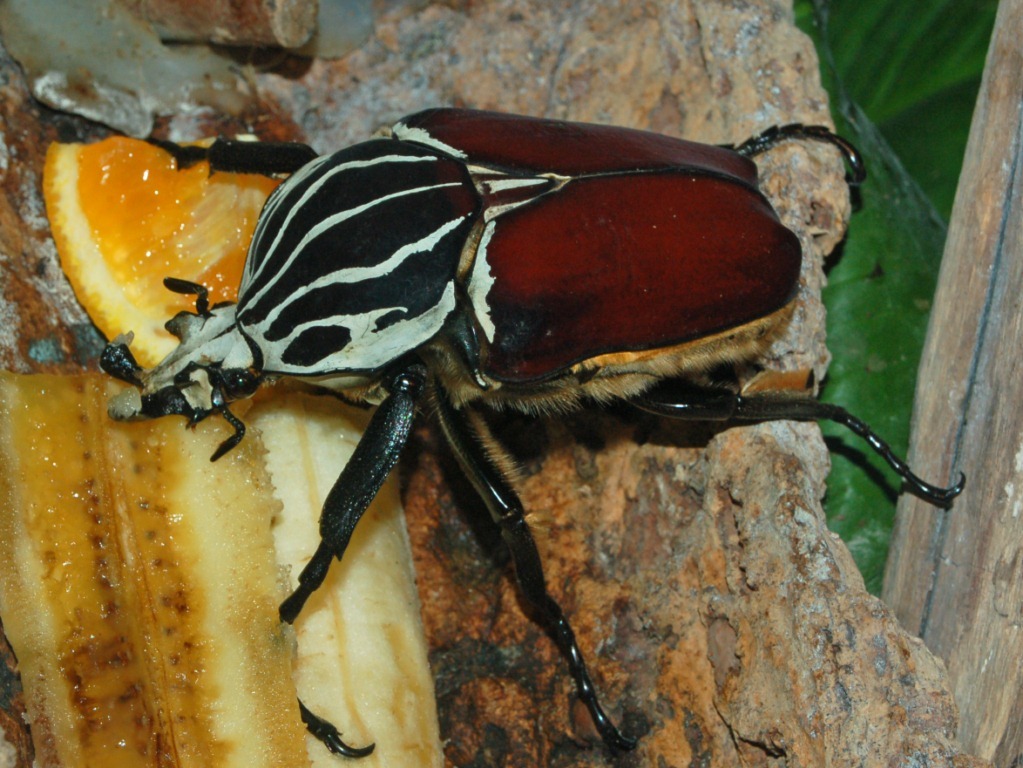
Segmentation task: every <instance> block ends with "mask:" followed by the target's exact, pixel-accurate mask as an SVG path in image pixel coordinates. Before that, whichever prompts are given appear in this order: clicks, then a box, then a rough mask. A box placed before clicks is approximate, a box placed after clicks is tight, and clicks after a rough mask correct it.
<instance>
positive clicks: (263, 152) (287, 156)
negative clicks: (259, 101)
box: [149, 139, 317, 176]
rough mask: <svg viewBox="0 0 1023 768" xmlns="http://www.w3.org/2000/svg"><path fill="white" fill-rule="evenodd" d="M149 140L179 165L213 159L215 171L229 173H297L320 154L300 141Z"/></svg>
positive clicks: (211, 167)
mask: <svg viewBox="0 0 1023 768" xmlns="http://www.w3.org/2000/svg"><path fill="white" fill-rule="evenodd" d="M149 143H150V144H154V145H156V146H158V147H159V148H160V149H162V150H165V151H166V152H169V153H170V154H171V155H173V157H174V159H175V161H177V164H178V168H189V167H191V166H193V165H195V164H196V163H198V162H201V161H203V160H209V163H210V170H211V171H224V172H226V173H258V174H260V175H263V176H276V175H278V174H287V173H294V172H295V171H297V170H298V169H299V168H301V167H302V166H303V165H306V164H307V163H309V162H310V161H312V160H315V159H316V157H317V154H316V152H314V151H313V149H312V147H310V146H308V145H306V144H300V143H298V142H272V141H237V140H235V139H217V140H216V141H214V142H213V143H212V144H211V145H210V146H208V147H199V146H187V147H186V146H182V145H180V144H175V143H174V142H172V141H163V140H162V139H149Z"/></svg>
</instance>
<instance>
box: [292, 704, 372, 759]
mask: <svg viewBox="0 0 1023 768" xmlns="http://www.w3.org/2000/svg"><path fill="white" fill-rule="evenodd" d="M298 711H299V714H301V716H302V722H303V723H304V724H305V727H306V729H307V730H308V731H309V733H311V734H312V735H313V736H315V737H316V738H317V739H319V740H320V741H322V742H323V744H324V746H326V747H327V749H329V750H330V751H331V752H333V753H334V754H335V755H341V756H342V757H366V756H367V755H371V754H373V749H374V748H375V747H376V745H375V744H370V745H368V746H365V747H352V746H349V745H348V744H346V743H345V742H344V741H342V740H341V733H340V731H338V729H337V728H335V727H334V725H332V724H331V723H329V722H328V721H326V720H324V719H323V718H322V717H320V716H319V715H316V714H314V713H312V712H310V711H309V708H308V707H307V706H306V705H305V704H303V703H302V702H301V701H299V702H298Z"/></svg>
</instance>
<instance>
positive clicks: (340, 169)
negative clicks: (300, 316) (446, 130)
mask: <svg viewBox="0 0 1023 768" xmlns="http://www.w3.org/2000/svg"><path fill="white" fill-rule="evenodd" d="M332 157H333V155H326V156H325V157H323V158H321V159H320V160H314V161H313V162H312V163H310V164H309V165H307V166H305V167H304V168H302V170H300V171H299V172H298V173H297V174H295V175H293V176H292V177H290V178H289V179H288V180H287V181H285V182H284V183H283V184H282V185H281V186H280V187H278V188H277V190H275V191H280V190H285V191H284V192H282V193H281V195H280V197H279V198H277V199H276V200H274V203H273V209H272V210H264V212H263V214H262V215H261V216H260V222H259V225H258V226H257V227H256V234H255V235H253V238H252V243H253V246H255V244H256V243H257V242H259V239H260V235H261V234H262V232H263V230H264V229H265V227H266V225H267V221H268V220H269V218H270V216H272V215H273V213H274V211H276V209H277V208H278V207H280V205H281V204H282V203H283V202H284V201H285V198H286V197H290V194H291V193H292V192H293V191H294V190H293V188H294V187H295V186H296V185H297V184H299V183H301V181H302V180H303V179H305V178H307V177H308V176H309V174H310V173H312V172H314V171H315V170H317V169H318V168H319V167H320V166H321V165H323V163H325V162H327V161H328V160H330V159H331V158H332ZM436 161H437V158H436V157H416V156H409V155H384V156H383V157H377V158H374V159H372V160H352V161H351V162H348V163H341V164H340V165H337V166H335V167H334V168H331V169H329V170H328V171H327V172H326V173H324V174H323V175H322V176H321V177H320V178H319V179H317V180H316V181H315V182H313V183H312V184H310V185H309V188H308V189H307V190H306V191H305V192H304V193H303V194H302V196H301V197H300V198H299V199H298V200H297V201H296V202H295V203H294V204H290V210H289V211H288V214H287V216H286V217H285V219H284V223H283V224H282V225H281V227H280V229H279V230H278V231H277V236H276V237H275V238H274V241H273V243H271V244H270V247H269V248H267V249H266V252H265V255H264V256H263V264H261V265H260V266H261V267H262V266H263V265H265V264H266V263H267V262H268V261H270V259H271V258H272V257H273V255H274V252H275V251H276V250H277V246H278V245H280V242H281V238H282V237H284V233H285V232H287V230H288V228H289V227H290V226H291V221H292V219H294V217H295V215H296V214H297V213H298V211H300V210H301V209H302V207H303V206H304V205H305V204H306V203H307V202H309V199H310V198H311V197H312V196H313V195H315V194H316V193H317V192H318V191H319V190H320V188H321V187H322V186H323V185H324V184H326V183H327V182H328V181H329V180H330V179H332V178H333V177H334V176H336V175H337V174H339V173H344V172H345V171H350V170H352V169H355V168H369V167H371V166H374V165H379V164H380V163H388V162H395V163H421V162H436ZM306 169H308V172H307V171H306ZM292 255H294V254H292ZM250 256H251V254H250ZM250 261H252V259H251V258H249V259H246V262H250ZM288 263H289V264H290V263H291V260H290V259H289V261H288ZM246 266H248V263H246ZM283 269H284V268H282V270H281V271H283ZM278 274H279V273H278ZM248 277H249V278H250V279H248V280H243V281H242V285H241V288H239V291H238V294H239V296H245V289H246V288H247V287H248V285H249V284H250V283H252V282H255V280H256V279H257V278H258V277H259V271H254V272H253V273H252V274H250V275H248ZM274 279H276V277H275V278H274ZM264 290H265V289H264ZM262 293H263V291H261V292H260V294H262ZM246 302H248V300H247V299H246Z"/></svg>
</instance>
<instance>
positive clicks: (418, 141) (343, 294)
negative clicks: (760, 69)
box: [101, 109, 964, 757]
mask: <svg viewBox="0 0 1023 768" xmlns="http://www.w3.org/2000/svg"><path fill="white" fill-rule="evenodd" d="M792 139H803V140H812V141H823V142H828V143H830V144H833V145H835V146H837V147H838V149H839V150H841V152H842V153H843V155H844V157H845V160H846V162H847V163H848V165H849V167H850V169H851V177H850V181H851V182H852V183H858V182H859V181H860V180H862V179H863V178H864V170H863V165H862V162H861V160H860V157H859V155H858V153H857V152H856V150H855V148H854V147H852V146H851V145H850V144H849V143H848V142H846V141H845V140H843V139H842V138H840V137H838V136H836V135H835V134H833V133H831V132H830V131H829V130H827V129H826V128H821V127H811V126H803V125H798V124H796V125H787V126H783V127H780V128H774V129H771V130H769V131H767V132H765V133H763V134H761V135H759V136H757V137H755V138H753V139H750V140H749V141H747V142H745V143H743V144H741V145H739V146H738V147H730V146H729V147H716V146H709V145H704V144H697V143H693V142H688V141H683V140H680V139H674V138H668V137H665V136H660V135H657V134H653V133H647V132H643V131H637V130H629V129H624V128H613V127H607V126H597V125H584V124H578V123H568V122H560V121H554V120H541V119H535V118H527V117H518V116H510V115H503V114H496V113H487V112H476V111H470V110H461V109H435V110H429V111H426V112H421V113H418V114H416V115H412V116H411V117H407V118H405V119H404V120H402V121H400V122H399V123H397V125H395V126H394V128H393V129H392V131H391V133H390V135H389V136H388V137H382V138H377V139H373V140H370V141H367V142H364V143H361V144H357V145H355V146H352V147H349V148H347V149H343V150H341V151H339V152H336V153H334V154H330V155H324V156H319V157H318V156H316V154H315V153H314V152H313V151H312V150H311V149H310V148H308V147H305V146H304V145H298V144H253V143H245V142H235V141H224V140H218V141H217V142H215V143H214V144H213V145H212V146H210V147H208V148H197V147H181V146H178V145H174V144H168V143H161V144H162V145H163V146H164V147H165V148H166V149H167V150H168V151H170V152H171V153H172V154H173V155H174V156H175V157H176V159H177V161H178V164H179V166H181V167H184V166H187V165H190V164H193V163H194V162H196V161H199V160H201V159H205V160H208V161H209V162H210V165H211V168H212V169H213V170H215V171H216V170H223V171H237V172H258V173H264V174H287V175H288V178H287V179H286V181H284V183H283V184H282V185H281V186H280V187H278V188H277V190H276V191H275V192H274V193H273V194H272V195H271V196H270V198H269V199H268V201H267V203H266V205H265V207H264V209H263V212H262V214H261V216H260V219H259V222H258V224H257V227H256V231H255V234H254V237H253V241H252V245H251V247H250V250H249V253H248V257H247V261H246V265H245V271H244V274H243V277H242V282H241V286H240V290H239V294H238V303H237V304H220V305H217V306H213V307H211V306H210V305H209V301H208V298H207V294H206V289H205V288H204V287H202V286H200V285H196V284H194V283H190V282H187V281H183V280H179V279H173V278H169V279H167V280H166V281H165V283H166V285H167V287H168V288H169V289H170V290H172V291H176V292H179V293H185V294H195V295H196V297H197V298H196V311H195V312H194V313H191V312H182V313H179V314H178V315H177V316H176V317H174V318H173V319H172V320H170V321H169V322H168V323H167V328H168V330H170V331H171V332H172V333H174V334H175V335H176V336H177V337H178V338H179V339H180V342H181V343H180V345H179V347H178V348H177V349H176V350H175V351H174V352H173V353H172V354H170V355H169V356H168V357H167V358H166V359H165V360H164V361H163V362H162V363H160V364H159V365H158V366H157V367H156V368H154V369H151V370H143V369H141V367H140V366H139V365H138V364H137V363H136V362H135V360H134V358H133V357H132V355H131V352H130V350H129V348H128V343H126V342H130V338H128V339H123V338H122V339H115V340H114V342H113V343H111V344H110V345H108V346H107V348H106V349H105V351H104V353H103V356H102V360H101V364H102V367H103V369H104V370H105V371H107V372H108V373H110V374H112V375H114V376H116V377H118V378H120V379H122V380H124V381H127V382H129V383H131V384H133V385H134V386H135V388H134V389H129V390H127V391H125V392H124V393H122V394H121V395H120V396H118V397H117V398H115V400H114V401H113V402H112V403H111V408H110V412H111V415H112V416H113V417H114V418H116V419H134V418H152V417H158V416H166V415H171V414H176V415H181V416H184V417H186V418H187V419H188V422H189V423H190V424H195V423H196V422H199V421H201V420H202V419H204V418H206V417H207V416H209V415H210V414H214V413H215V414H219V415H221V416H223V417H224V418H225V419H226V420H227V421H228V422H230V424H231V425H232V426H233V427H234V429H235V432H234V434H233V436H232V437H231V438H229V439H228V440H226V441H225V442H224V443H223V444H222V445H221V446H220V448H219V449H218V450H217V451H216V453H215V454H214V456H213V457H212V458H213V459H214V460H215V459H217V458H219V457H220V456H221V455H223V454H224V453H225V452H226V451H228V450H230V449H231V448H232V447H233V446H234V445H236V444H237V443H238V441H239V440H241V438H242V436H243V434H244V427H243V425H242V423H241V422H240V420H239V419H238V418H237V417H235V416H234V415H233V414H232V413H231V411H230V409H229V404H230V403H231V402H232V401H234V400H237V399H239V398H245V397H248V396H250V395H251V394H253V392H254V391H255V390H256V388H257V387H258V386H259V385H260V384H261V383H262V382H264V381H265V380H267V379H269V378H276V377H302V378H307V379H311V380H312V381H313V382H314V383H315V384H317V385H319V386H321V387H326V388H329V389H333V390H338V391H342V392H343V393H345V395H346V396H347V397H349V398H355V399H357V400H360V401H364V402H367V403H370V404H373V405H376V406H377V409H376V411H375V414H374V415H373V417H372V419H371V421H370V425H369V427H368V429H367V431H366V433H365V436H364V437H363V438H362V441H361V442H360V444H359V446H358V449H357V450H356V452H355V455H354V456H353V458H352V460H351V463H350V464H349V465H348V466H347V467H346V468H345V469H344V471H343V472H342V473H341V475H340V477H339V478H338V480H337V482H336V484H335V486H334V487H333V489H332V491H331V492H330V494H329V496H328V498H327V500H326V502H325V505H324V508H323V512H322V516H321V521H320V531H321V537H322V538H321V542H320V545H319V547H318V548H317V550H316V552H315V554H314V555H313V556H312V559H311V560H310V562H309V564H308V565H307V566H306V567H305V568H304V570H303V571H302V573H301V575H300V577H299V586H298V587H297V589H296V590H295V592H294V593H293V594H292V595H291V596H290V597H289V598H288V599H287V600H285V601H284V603H283V604H282V605H281V607H280V615H281V619H282V620H283V621H285V622H293V621H294V620H295V618H296V617H297V616H298V614H299V612H300V611H301V610H302V607H303V605H304V604H305V602H306V600H307V599H308V598H309V597H310V595H311V594H312V593H313V592H314V591H315V590H316V589H317V588H318V587H319V586H320V584H321V583H322V582H323V579H324V578H325V576H326V573H327V569H328V568H329V566H330V564H331V562H332V560H333V559H334V558H335V557H336V558H340V557H341V556H342V555H343V553H344V551H345V548H346V546H347V544H348V542H349V539H350V537H351V535H352V532H353V530H354V528H355V526H356V524H357V523H358V521H359V519H360V517H361V515H362V514H363V512H364V511H365V510H366V507H367V505H368V504H369V502H370V500H371V499H372V498H373V496H374V495H375V494H376V492H377V490H378V489H379V487H380V485H381V483H382V482H383V480H384V478H385V477H386V476H387V474H388V473H389V472H390V470H391V469H392V468H393V466H394V465H395V463H396V461H397V460H398V456H399V453H400V452H401V450H402V447H403V446H404V444H405V442H406V439H407V437H408V435H409V430H410V426H411V423H412V419H413V415H414V412H415V410H416V408H417V405H418V404H419V403H421V402H423V400H424V398H426V399H428V400H429V401H430V402H431V404H432V406H433V410H434V412H435V413H436V415H437V418H438V420H439V422H440V425H441V428H442V431H443V433H444V435H445V436H446V438H447V440H448V443H449V444H450V446H451V449H452V451H453V453H454V455H455V456H456V458H457V460H458V462H459V463H460V465H461V467H462V469H463V470H464V471H465V473H466V474H467V476H468V478H469V479H470V480H471V482H472V484H473V485H474V487H475V488H476V490H477V492H478V493H479V495H480V496H481V497H482V498H483V500H484V501H485V503H486V506H487V507H488V509H489V511H490V513H491V515H492V517H493V519H494V521H495V522H496V524H497V525H498V526H499V527H500V530H501V532H502V535H503V537H504V540H505V541H506V543H507V545H508V547H509V550H510V552H511V555H512V559H513V561H514V565H515V573H516V576H517V579H518V583H519V586H520V589H521V592H522V594H523V596H524V597H525V599H526V600H527V602H528V603H529V604H530V605H531V606H532V608H533V609H534V610H535V613H536V615H537V617H538V620H539V621H540V622H541V623H542V624H543V625H544V627H545V628H546V629H547V630H549V632H550V634H551V635H552V636H553V637H554V638H555V641H556V643H557V645H558V647H559V648H560V650H561V652H562V653H563V654H564V656H565V657H566V659H567V661H568V666H569V670H570V672H571V675H572V677H573V679H574V682H575V686H576V689H577V692H578V696H579V698H580V699H581V701H582V702H583V703H584V704H585V705H586V707H587V708H588V710H589V713H590V716H591V717H592V719H593V722H594V724H595V725H596V728H597V729H598V731H599V733H600V735H601V736H602V738H603V740H604V742H605V743H606V744H607V746H608V747H609V748H610V749H611V750H612V751H617V750H627V749H630V748H632V747H633V746H634V745H635V740H634V739H632V738H630V737H629V736H626V735H625V734H623V733H622V732H621V731H620V730H619V728H618V727H617V726H616V725H615V724H614V723H613V722H612V720H611V719H610V718H609V717H608V715H607V714H606V713H605V712H604V709H603V708H602V706H601V704H600V702H599V699H598V696H597V693H596V691H595V689H594V686H593V684H592V682H591V680H590V676H589V673H588V672H587V667H586V664H585V662H584V660H583V657H582V654H581V652H580V649H579V647H578V645H577V643H576V640H575V636H574V633H573V631H572V628H571V626H570V625H569V623H568V621H567V620H566V618H565V616H564V615H563V613H562V610H561V608H560V607H559V606H558V604H557V602H556V601H555V600H554V599H553V598H552V597H551V595H550V594H549V593H548V592H547V588H546V586H545V582H544V575H543V568H542V565H541V561H540V557H539V554H538V552H537V549H536V545H535V543H534V540H533V537H532V534H531V533H530V530H529V527H528V526H527V524H526V522H525V519H524V517H523V509H522V505H521V503H520V502H519V499H518V497H517V495H516V493H515V491H514V489H513V487H512V484H511V482H510V481H509V479H508V478H507V476H506V472H505V469H504V468H505V467H506V466H507V464H506V461H505V459H504V458H502V456H501V455H500V448H499V447H498V446H499V444H498V443H497V441H496V440H494V438H493V437H492V436H491V435H489V434H488V429H487V427H486V426H485V424H484V422H483V421H482V420H481V419H479V418H473V410H474V408H475V407H476V406H477V405H478V404H481V403H483V404H488V405H501V406H512V407H516V408H520V409H523V410H526V411H538V410H559V411H560V410H565V409H568V408H573V407H577V406H579V405H580V404H581V403H582V402H583V401H584V400H593V401H608V400H612V399H623V400H627V401H629V402H632V403H634V404H635V405H637V406H639V407H640V408H641V409H645V410H647V411H652V412H654V413H656V414H661V415H666V416H671V417H674V418H681V419H698V420H718V421H725V420H728V421H732V422H739V423H744V422H745V423H750V422H757V421H762V420H769V419H797V420H816V419H830V420H834V421H837V422H839V423H841V424H844V425H845V426H847V427H848V428H850V429H851V430H852V431H853V432H855V433H856V434H858V435H860V436H861V437H863V438H865V439H866V440H867V441H868V443H869V444H870V446H871V447H872V448H873V449H874V450H875V451H877V452H878V453H879V454H880V455H881V456H883V457H884V458H885V459H886V460H887V462H888V463H889V464H890V465H891V466H892V467H893V468H894V470H895V471H896V472H897V473H898V474H899V475H900V476H901V477H902V478H903V480H904V481H906V483H907V484H908V486H909V487H910V489H911V490H912V491H913V492H914V493H916V494H918V495H920V496H922V497H923V498H925V499H928V500H930V501H931V502H933V503H935V504H938V505H947V504H948V503H950V501H951V500H952V499H953V498H954V497H955V496H956V495H957V494H959V492H960V491H961V489H962V487H963V482H964V479H963V478H962V477H961V478H960V480H959V482H957V483H956V484H955V485H953V486H951V487H948V488H941V487H936V486H933V485H930V484H928V483H926V482H924V481H923V480H921V479H920V478H919V477H917V476H916V475H915V474H913V473H912V472H911V471H910V469H909V467H908V466H907V465H906V464H905V463H904V462H902V461H901V460H900V459H899V458H898V457H896V456H895V455H894V454H893V452H892V451H891V449H890V448H889V447H888V445H887V444H886V443H884V442H883V441H882V440H881V439H880V438H879V437H878V436H877V435H876V434H875V433H874V432H872V431H871V430H870V429H869V428H868V427H867V426H866V425H865V424H863V423H862V422H861V421H860V420H858V419H856V418H854V417H853V416H852V415H850V414H849V413H848V412H846V411H845V410H844V409H842V408H840V407H837V406H834V405H829V404H824V403H820V402H818V401H817V400H815V399H812V398H811V397H809V396H808V395H807V394H805V393H803V392H770V391H768V392H755V393H754V392H751V391H747V390H743V389H740V388H736V387H729V386H723V385H720V384H715V383H711V379H710V376H709V374H710V372H712V371H713V370H715V369H719V368H721V367H722V366H727V365H730V364H734V363H736V362H745V361H751V360H755V359H756V357H757V355H758V354H759V353H761V352H762V351H763V350H764V348H765V347H766V346H767V344H768V343H769V341H770V339H771V338H772V335H773V334H775V333H776V332H777V331H778V329H779V328H781V327H783V326H784V324H785V322H786V321H787V318H788V315H789V311H790V307H791V303H792V299H793V297H794V295H795V292H796V288H797V282H798V278H799V271H800V264H801V259H802V254H801V249H800V244H799V241H798V240H797V238H796V236H795V235H794V234H793V233H792V232H791V231H789V230H788V229H787V228H786V227H784V226H783V225H782V224H781V222H780V221H779V219H778V216H777V214H776V213H775V211H774V210H773V209H772V207H771V205H770V204H769V203H768V201H767V199H766V198H765V197H764V195H763V194H762V192H761V191H760V190H759V188H758V186H757V169H756V165H755V164H754V163H753V161H752V158H753V157H755V156H757V155H758V154H760V153H762V152H764V151H766V150H768V149H770V148H771V147H773V146H775V145H776V144H778V143H779V142H783V141H788V140H792ZM609 318H613V319H614V322H609ZM301 711H302V716H303V720H304V721H305V723H306V725H307V727H308V728H309V730H310V731H312V732H313V733H314V734H315V735H316V736H318V737H319V738H320V739H321V740H322V741H323V742H324V743H325V744H326V745H327V747H328V748H329V749H330V750H332V751H333V752H336V753H338V754H341V755H346V756H352V757H357V756H361V755H365V754H368V753H369V751H370V750H371V749H372V745H370V746H368V747H364V748H355V747H351V746H349V745H348V744H346V743H345V742H343V741H342V739H341V737H340V734H339V732H338V731H337V729H336V728H335V727H334V726H333V725H331V724H330V723H328V722H326V721H325V720H323V719H322V718H319V717H318V716H316V715H315V714H313V713H312V712H310V711H309V710H308V709H306V708H305V707H304V706H303V707H302V708H301Z"/></svg>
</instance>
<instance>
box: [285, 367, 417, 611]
mask: <svg viewBox="0 0 1023 768" xmlns="http://www.w3.org/2000/svg"><path fill="white" fill-rule="evenodd" d="M396 371H397V372H396V373H394V374H392V375H391V376H390V377H389V379H387V380H385V388H386V389H387V392H388V397H387V399H386V400H384V402H382V403H381V404H380V406H379V407H378V408H377V409H376V412H375V413H374V414H373V417H372V418H371V419H370V422H369V426H367V427H366V432H365V434H363V436H362V439H361V440H359V444H358V445H357V446H356V447H355V452H354V453H353V454H352V458H351V459H350V460H349V461H348V464H347V465H345V468H344V470H343V471H342V472H341V475H340V477H338V479H337V481H336V482H335V483H334V486H333V488H331V489H330V493H328V494H327V499H326V501H324V502H323V512H322V514H321V515H320V537H321V541H320V546H319V547H318V548H317V550H316V553H315V554H314V555H313V558H312V560H310V561H309V563H308V564H307V565H306V567H305V568H304V569H303V570H302V573H301V574H300V575H299V577H298V587H296V588H295V591H294V592H293V593H292V594H291V596H290V597H289V598H288V599H287V600H285V601H284V602H283V603H281V620H282V621H285V622H287V623H288V624H291V623H292V622H294V621H295V618H296V617H297V616H298V614H299V613H300V612H301V611H302V606H304V605H305V602H306V600H308V599H309V597H310V596H311V595H312V594H313V592H315V591H316V590H317V589H318V588H319V586H320V584H322V583H323V580H324V579H325V578H326V576H327V568H328V566H329V565H330V561H331V558H332V557H336V558H337V559H339V560H340V559H341V556H342V555H343V554H344V552H345V549H346V548H347V547H348V542H349V541H350V540H351V538H352V533H353V532H354V531H355V526H356V524H357V523H358V522H359V520H360V519H361V518H362V515H363V513H364V512H365V511H366V509H367V508H368V507H369V505H370V503H371V502H372V501H373V499H374V498H375V497H376V495H377V491H379V490H380V486H381V485H383V482H384V480H385V479H387V475H388V474H389V473H390V471H391V469H392V468H393V467H394V465H395V464H396V463H397V461H398V456H399V455H400V454H401V451H402V449H403V448H404V447H405V441H406V440H407V439H408V435H409V431H410V430H411V428H412V417H413V416H414V414H415V409H416V402H417V400H418V399H419V397H420V395H421V394H422V392H423V388H424V386H425V384H426V369H425V367H424V366H423V365H422V363H419V362H416V363H413V364H409V365H406V366H401V367H399V368H397V369H396Z"/></svg>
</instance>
